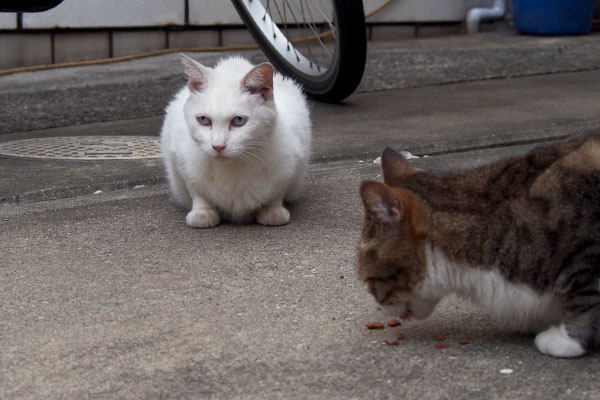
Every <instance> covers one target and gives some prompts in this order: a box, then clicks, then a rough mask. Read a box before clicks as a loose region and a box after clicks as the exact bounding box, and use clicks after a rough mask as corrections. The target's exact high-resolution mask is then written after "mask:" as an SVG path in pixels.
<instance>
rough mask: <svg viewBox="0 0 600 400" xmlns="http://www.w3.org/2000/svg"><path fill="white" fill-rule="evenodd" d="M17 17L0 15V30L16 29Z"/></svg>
mask: <svg viewBox="0 0 600 400" xmlns="http://www.w3.org/2000/svg"><path fill="white" fill-rule="evenodd" d="M16 28H17V17H16V15H15V14H5V13H0V29H16Z"/></svg>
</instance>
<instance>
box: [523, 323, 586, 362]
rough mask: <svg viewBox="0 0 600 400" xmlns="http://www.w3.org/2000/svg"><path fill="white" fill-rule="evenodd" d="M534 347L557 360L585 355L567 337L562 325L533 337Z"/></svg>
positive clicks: (576, 344)
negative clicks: (557, 358)
mask: <svg viewBox="0 0 600 400" xmlns="http://www.w3.org/2000/svg"><path fill="white" fill-rule="evenodd" d="M535 347H537V349H538V350H539V351H540V352H542V353H544V354H547V355H549V356H552V357H559V358H574V357H580V356H582V355H584V354H585V349H584V348H583V347H581V345H580V344H579V342H577V341H576V340H574V339H572V338H571V337H570V336H569V334H568V333H567V330H566V329H565V326H564V325H560V327H557V326H551V327H550V328H548V329H546V330H545V331H543V332H541V333H539V334H538V335H537V336H536V337H535Z"/></svg>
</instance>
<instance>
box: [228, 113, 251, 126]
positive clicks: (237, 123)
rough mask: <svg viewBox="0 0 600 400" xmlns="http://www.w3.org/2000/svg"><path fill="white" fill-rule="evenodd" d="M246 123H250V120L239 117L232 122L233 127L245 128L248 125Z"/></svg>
mask: <svg viewBox="0 0 600 400" xmlns="http://www.w3.org/2000/svg"><path fill="white" fill-rule="evenodd" d="M246 121H248V118H246V117H242V116H241V115H238V116H237V117H233V119H232V120H231V125H233V126H243V125H244V124H245V123H246Z"/></svg>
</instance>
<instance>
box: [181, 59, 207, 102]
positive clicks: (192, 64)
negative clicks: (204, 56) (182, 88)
mask: <svg viewBox="0 0 600 400" xmlns="http://www.w3.org/2000/svg"><path fill="white" fill-rule="evenodd" d="M180 57H181V62H182V63H183V66H184V67H185V73H186V74H187V76H188V78H189V81H188V87H189V88H190V91H192V92H195V93H197V92H201V91H202V90H204V89H205V88H206V85H207V84H208V76H209V74H210V68H208V67H205V66H204V65H202V64H200V63H199V62H197V61H194V60H192V59H191V58H189V57H188V56H186V55H185V54H180Z"/></svg>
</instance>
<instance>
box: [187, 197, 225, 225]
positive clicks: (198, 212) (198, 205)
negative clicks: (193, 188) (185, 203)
mask: <svg viewBox="0 0 600 400" xmlns="http://www.w3.org/2000/svg"><path fill="white" fill-rule="evenodd" d="M185 222H186V223H187V225H188V226H189V227H191V228H212V227H213V226H217V225H219V222H221V218H220V217H219V212H218V211H217V209H216V208H215V207H214V206H213V205H212V204H210V203H209V202H208V201H206V200H205V199H204V198H203V197H202V196H200V195H199V194H195V195H193V196H192V211H190V212H189V213H188V215H187V216H186V217H185Z"/></svg>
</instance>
